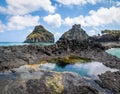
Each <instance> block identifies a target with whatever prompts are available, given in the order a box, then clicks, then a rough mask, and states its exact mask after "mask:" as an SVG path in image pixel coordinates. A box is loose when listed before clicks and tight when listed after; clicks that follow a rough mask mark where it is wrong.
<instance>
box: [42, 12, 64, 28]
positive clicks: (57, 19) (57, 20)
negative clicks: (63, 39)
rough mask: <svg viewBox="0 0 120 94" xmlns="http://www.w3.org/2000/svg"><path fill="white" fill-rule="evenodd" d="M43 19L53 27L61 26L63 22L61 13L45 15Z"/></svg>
mask: <svg viewBox="0 0 120 94" xmlns="http://www.w3.org/2000/svg"><path fill="white" fill-rule="evenodd" d="M43 20H44V21H45V22H46V23H47V24H49V25H50V26H52V27H60V26H61V24H62V18H61V16H60V14H53V15H48V16H45V17H44V18H43Z"/></svg>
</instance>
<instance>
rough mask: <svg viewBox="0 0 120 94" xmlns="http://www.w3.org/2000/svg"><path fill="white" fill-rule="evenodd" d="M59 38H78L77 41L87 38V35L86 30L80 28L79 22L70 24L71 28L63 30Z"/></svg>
mask: <svg viewBox="0 0 120 94" xmlns="http://www.w3.org/2000/svg"><path fill="white" fill-rule="evenodd" d="M61 38H65V39H68V40H79V41H83V40H86V39H88V35H87V34H86V32H85V31H84V30H83V29H82V28H81V25H80V24H75V25H73V26H72V28H71V29H70V30H68V31H67V32H65V33H64V34H63V35H62V36H61Z"/></svg>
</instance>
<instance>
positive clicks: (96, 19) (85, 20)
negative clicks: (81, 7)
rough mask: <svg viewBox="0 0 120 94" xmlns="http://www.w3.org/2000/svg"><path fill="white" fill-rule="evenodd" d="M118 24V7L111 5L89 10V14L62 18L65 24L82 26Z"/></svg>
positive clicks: (119, 13)
mask: <svg viewBox="0 0 120 94" xmlns="http://www.w3.org/2000/svg"><path fill="white" fill-rule="evenodd" d="M113 23H114V24H119V25H120V8H119V7H114V6H112V7H111V8H100V9H98V10H97V11H94V10H91V11H90V12H89V16H82V15H80V16H78V17H74V18H70V17H67V18H65V20H64V23H63V24H65V25H69V26H71V25H73V24H81V25H82V26H93V27H94V26H102V25H106V24H113Z"/></svg>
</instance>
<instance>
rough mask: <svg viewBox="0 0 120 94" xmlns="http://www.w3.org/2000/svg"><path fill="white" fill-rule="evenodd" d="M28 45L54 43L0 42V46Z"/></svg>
mask: <svg viewBox="0 0 120 94" xmlns="http://www.w3.org/2000/svg"><path fill="white" fill-rule="evenodd" d="M30 44H36V45H45V46H48V45H52V44H54V43H23V42H0V46H20V45H30Z"/></svg>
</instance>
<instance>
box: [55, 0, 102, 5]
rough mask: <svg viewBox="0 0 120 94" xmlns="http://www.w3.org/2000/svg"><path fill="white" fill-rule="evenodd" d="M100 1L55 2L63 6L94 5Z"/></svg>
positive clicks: (67, 0) (73, 0) (63, 0)
mask: <svg viewBox="0 0 120 94" xmlns="http://www.w3.org/2000/svg"><path fill="white" fill-rule="evenodd" d="M100 1H101V0H57V2H59V3H61V4H63V5H68V6H69V5H85V4H88V3H89V4H96V3H97V2H100Z"/></svg>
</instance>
